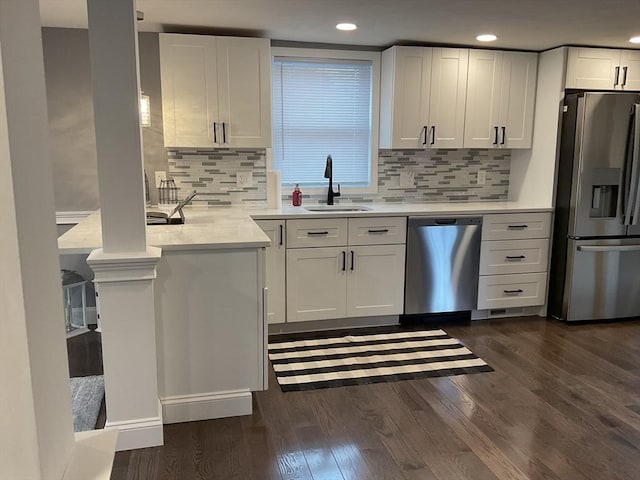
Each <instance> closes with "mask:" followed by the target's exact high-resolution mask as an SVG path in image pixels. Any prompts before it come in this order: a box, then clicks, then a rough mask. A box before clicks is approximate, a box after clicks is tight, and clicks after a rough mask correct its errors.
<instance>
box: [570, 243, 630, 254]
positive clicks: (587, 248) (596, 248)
mask: <svg viewBox="0 0 640 480" xmlns="http://www.w3.org/2000/svg"><path fill="white" fill-rule="evenodd" d="M578 251H579V252H594V253H598V252H640V245H580V246H579V247H578Z"/></svg>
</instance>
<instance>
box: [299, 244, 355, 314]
mask: <svg viewBox="0 0 640 480" xmlns="http://www.w3.org/2000/svg"><path fill="white" fill-rule="evenodd" d="M346 257H347V253H346V250H345V248H341V247H320V248H294V249H289V250H287V321H288V322H304V321H311V320H327V319H331V318H344V317H345V316H346V315H345V314H346V311H347V288H346V287H347V258H346Z"/></svg>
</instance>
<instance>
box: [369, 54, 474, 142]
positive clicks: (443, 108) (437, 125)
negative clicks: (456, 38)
mask: <svg viewBox="0 0 640 480" xmlns="http://www.w3.org/2000/svg"><path fill="white" fill-rule="evenodd" d="M467 64H468V49H464V48H463V49H459V48H430V47H391V48H389V49H387V50H385V51H384V52H383V53H382V86H381V104H380V147H381V148H397V149H402V148H406V149H413V148H459V147H462V140H463V132H464V111H465V96H466V84H467V67H468V65H467Z"/></svg>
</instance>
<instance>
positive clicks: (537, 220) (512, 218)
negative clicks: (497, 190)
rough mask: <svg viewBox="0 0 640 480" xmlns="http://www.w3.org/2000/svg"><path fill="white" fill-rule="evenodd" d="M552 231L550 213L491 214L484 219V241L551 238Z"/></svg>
mask: <svg viewBox="0 0 640 480" xmlns="http://www.w3.org/2000/svg"><path fill="white" fill-rule="evenodd" d="M550 230H551V214H550V213H548V212H540V213H498V214H490V215H485V216H484V217H483V221H482V240H516V239H519V238H549V232H550Z"/></svg>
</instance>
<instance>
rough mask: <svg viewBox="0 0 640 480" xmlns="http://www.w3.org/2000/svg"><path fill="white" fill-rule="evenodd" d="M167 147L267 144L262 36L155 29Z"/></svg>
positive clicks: (266, 56) (267, 83)
mask: <svg viewBox="0 0 640 480" xmlns="http://www.w3.org/2000/svg"><path fill="white" fill-rule="evenodd" d="M160 74H161V81H162V108H163V120H164V141H165V146H167V147H221V148H224V147H257V148H259V147H269V146H271V47H270V42H269V40H268V39H261V38H240V37H212V36H206V35H182V34H160Z"/></svg>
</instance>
